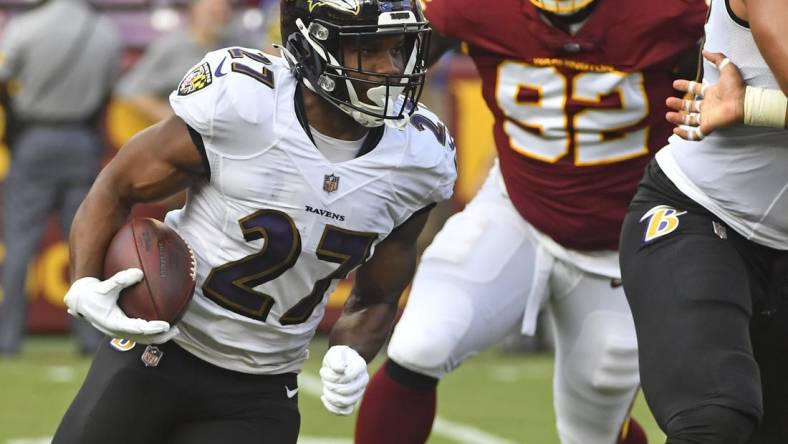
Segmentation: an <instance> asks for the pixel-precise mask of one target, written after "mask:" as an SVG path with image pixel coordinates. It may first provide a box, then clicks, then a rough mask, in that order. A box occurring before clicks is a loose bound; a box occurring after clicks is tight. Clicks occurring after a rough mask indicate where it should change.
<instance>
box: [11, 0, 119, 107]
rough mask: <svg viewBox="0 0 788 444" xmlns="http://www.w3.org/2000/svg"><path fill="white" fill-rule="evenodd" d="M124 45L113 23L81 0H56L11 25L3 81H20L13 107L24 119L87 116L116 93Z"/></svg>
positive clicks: (22, 16)
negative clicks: (116, 80) (112, 92)
mask: <svg viewBox="0 0 788 444" xmlns="http://www.w3.org/2000/svg"><path fill="white" fill-rule="evenodd" d="M75 45H78V46H79V48H78V49H73V50H72V48H75ZM121 48H122V47H121V40H120V35H119V33H118V31H117V29H116V27H115V25H114V23H113V22H111V21H110V20H109V19H108V18H106V17H103V16H101V15H98V14H97V13H95V12H94V11H92V10H91V9H90V7H89V6H88V5H86V4H85V3H84V2H83V1H82V0H51V1H50V2H48V3H46V4H45V5H43V6H41V7H39V8H36V9H35V10H33V11H30V12H27V13H25V14H22V15H20V16H18V17H15V18H14V19H12V20H11V22H10V23H9V24H8V27H7V28H6V31H5V33H4V35H3V38H2V41H0V81H3V82H5V81H9V80H11V79H16V80H18V81H19V83H20V85H21V89H20V91H19V92H18V94H17V95H16V96H15V97H14V102H13V104H14V105H13V106H14V111H15V112H16V113H17V115H18V116H19V117H21V118H23V119H30V120H58V121H77V120H85V119H87V118H88V117H90V116H91V115H93V114H94V113H95V112H96V111H98V109H99V108H100V107H101V105H103V103H104V101H105V100H106V98H107V96H108V94H109V93H110V92H111V89H112V85H113V83H114V81H115V79H116V78H117V76H118V75H119V73H120V57H121ZM72 51H73V52H72ZM69 54H73V56H71V57H70V58H71V59H70V60H68V61H66V60H65V59H66V58H67V57H69ZM53 70H59V71H60V72H58V73H55V72H53ZM47 84H49V85H47Z"/></svg>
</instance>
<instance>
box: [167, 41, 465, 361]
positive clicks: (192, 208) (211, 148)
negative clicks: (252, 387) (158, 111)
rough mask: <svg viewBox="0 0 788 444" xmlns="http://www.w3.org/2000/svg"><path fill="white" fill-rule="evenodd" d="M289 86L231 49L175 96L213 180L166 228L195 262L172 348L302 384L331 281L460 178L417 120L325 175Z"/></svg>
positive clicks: (426, 121)
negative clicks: (191, 292) (191, 291)
mask: <svg viewBox="0 0 788 444" xmlns="http://www.w3.org/2000/svg"><path fill="white" fill-rule="evenodd" d="M296 85H297V82H296V79H295V78H294V77H293V76H292V74H291V73H290V71H289V69H288V67H287V66H286V64H285V62H284V61H283V60H282V59H280V58H277V57H272V56H268V55H266V54H263V53H262V52H260V51H258V50H253V49H244V48H229V49H222V50H218V51H214V52H211V53H208V55H207V56H206V57H205V58H204V59H203V60H202V61H201V62H200V63H199V64H197V65H196V66H195V67H194V68H193V69H192V70H191V71H190V72H189V73H188V74H187V75H186V77H185V78H184V79H183V81H182V82H181V84H180V85H179V87H178V89H177V90H176V91H174V92H173V93H172V94H171V95H170V104H171V105H172V108H173V110H174V111H175V113H176V114H177V115H178V116H179V117H180V118H181V119H183V120H184V121H185V122H186V124H187V125H189V127H190V128H191V129H192V130H193V131H194V132H196V133H198V134H199V137H200V139H201V140H202V144H203V146H204V153H205V159H206V162H207V164H208V166H209V167H210V168H209V169H210V178H209V179H208V180H207V181H205V182H203V183H200V184H197V185H195V186H193V187H192V188H191V189H190V190H189V198H188V201H187V203H186V206H185V207H184V208H183V209H181V210H178V211H174V212H171V213H169V214H168V215H167V218H166V223H167V224H169V225H170V226H172V227H173V228H174V229H175V230H176V231H177V232H178V233H179V234H180V235H181V236H182V237H183V238H184V239H185V240H186V241H187V242H189V244H190V245H191V246H192V249H193V250H194V253H195V255H196V258H197V290H196V292H195V296H194V299H193V300H192V302H191V303H190V304H189V307H188V308H187V311H186V314H185V315H184V317H183V319H182V320H181V321H180V323H179V324H178V326H179V328H180V330H181V335H179V336H178V337H177V338H176V339H175V341H176V342H177V343H178V344H179V345H180V346H182V347H183V348H185V349H186V350H188V351H189V352H191V353H193V354H194V355H196V356H198V357H200V358H202V359H204V360H205V361H208V362H210V363H212V364H214V365H217V366H220V367H224V368H228V369H231V370H235V371H240V372H245V373H257V374H278V373H285V372H297V371H299V370H300V369H301V366H302V364H303V361H304V360H306V358H307V355H308V352H307V344H308V342H309V340H310V339H311V338H312V335H313V334H314V331H315V329H316V328H317V325H318V323H319V322H320V319H321V318H322V317H323V313H324V305H325V302H326V300H327V298H328V295H329V294H330V292H331V291H332V290H333V288H334V285H335V283H336V280H337V279H341V278H344V277H345V276H346V275H347V274H348V272H350V271H351V270H353V269H354V268H355V267H357V266H358V265H360V264H362V263H363V262H364V261H365V260H366V259H368V258H369V257H370V256H371V255H372V253H373V251H374V249H375V245H376V244H377V243H378V242H380V241H381V240H383V239H385V238H386V236H388V235H389V233H391V231H392V230H393V229H394V228H395V227H397V226H399V225H400V224H402V223H403V222H405V221H406V220H407V219H408V218H409V217H410V216H411V215H413V214H414V212H416V211H418V210H420V209H422V208H424V207H426V206H428V205H430V204H432V203H433V202H438V201H442V200H445V199H448V198H449V197H450V196H451V193H452V189H453V186H454V180H455V177H456V169H455V161H454V144H453V141H452V139H451V136H450V135H449V134H448V132H447V130H446V127H445V126H444V125H443V124H442V123H441V122H440V121H438V120H437V118H436V117H435V116H434V115H433V114H432V113H430V112H429V111H427V110H425V109H420V110H419V111H417V113H416V114H415V115H414V116H413V119H412V120H411V124H409V125H407V126H406V127H405V128H402V129H396V128H392V127H389V126H386V127H385V128H384V130H383V134H382V136H381V138H380V140H379V142H378V143H377V145H375V147H374V148H373V149H372V150H371V151H369V152H367V153H366V154H363V155H361V156H359V157H357V158H355V159H352V160H349V161H345V162H341V163H331V162H329V161H327V160H326V159H325V158H324V157H323V156H322V155H321V153H320V152H319V151H318V149H317V148H316V147H315V145H314V144H313V143H312V141H311V139H310V138H309V136H308V135H307V133H306V132H305V131H304V130H303V128H302V126H301V124H300V122H299V120H298V118H297V114H296V106H295V92H296ZM193 136H195V135H194V134H193ZM198 145H199V143H198Z"/></svg>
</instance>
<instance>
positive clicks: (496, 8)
mask: <svg viewBox="0 0 788 444" xmlns="http://www.w3.org/2000/svg"><path fill="white" fill-rule="evenodd" d="M425 13H426V15H427V17H428V18H429V20H430V21H431V22H432V25H433V28H434V29H435V30H436V31H438V32H440V33H442V34H444V35H447V36H450V37H453V38H455V39H458V40H462V41H464V42H466V43H467V44H468V49H469V54H470V56H471V57H472V58H473V60H474V62H475V64H476V67H477V69H478V70H479V73H480V75H481V78H482V84H483V86H482V93H483V95H484V100H485V101H486V102H487V105H488V106H489V107H490V110H491V111H492V112H493V115H494V117H495V126H494V130H493V131H494V136H495V143H496V146H497V149H498V157H499V158H500V163H501V171H502V174H503V177H504V181H505V182H506V188H507V190H508V191H509V196H510V198H511V200H512V203H513V204H514V206H515V207H516V208H517V210H518V211H519V212H520V213H521V214H522V215H523V217H524V218H525V219H526V220H528V221H529V222H530V223H531V224H532V225H533V226H535V227H536V228H537V229H539V230H540V231H542V232H544V233H546V234H548V235H549V236H550V237H552V238H553V239H554V240H555V241H557V242H558V243H560V244H562V245H564V246H565V247H568V248H572V249H578V250H601V249H605V250H614V249H617V248H618V235H619V230H620V228H621V222H622V220H623V218H624V214H625V212H626V208H627V205H628V204H629V201H630V200H631V199H632V196H633V194H634V192H635V189H636V188H637V184H638V182H639V180H640V178H641V176H642V174H643V169H644V167H645V166H646V164H647V163H648V161H649V160H650V159H651V157H652V156H653V154H654V153H655V152H656V151H657V150H658V149H659V148H661V147H662V146H664V145H665V144H666V141H667V138H668V136H669V135H670V134H671V131H672V127H673V125H672V124H670V123H668V122H667V121H666V120H665V112H666V111H667V107H666V106H665V99H666V98H667V97H668V96H670V95H674V94H676V92H675V91H674V90H673V88H672V82H673V77H672V75H671V71H672V70H673V69H674V68H675V67H676V65H677V64H678V62H679V59H680V58H681V57H682V56H683V55H684V54H685V53H686V51H689V50H691V49H692V48H693V47H694V46H695V44H696V43H697V41H698V40H699V38H700V37H701V35H702V34H703V23H704V18H705V13H706V5H705V3H704V1H703V0H648V1H633V0H598V4H597V5H596V9H595V10H594V11H593V12H592V13H591V15H590V16H589V18H588V19H587V21H586V22H585V23H584V24H583V26H582V27H581V28H580V30H579V31H578V32H577V33H576V34H574V35H570V34H568V33H566V32H565V31H562V30H560V29H559V28H556V27H554V26H552V25H550V24H548V22H547V21H546V20H545V19H544V18H543V17H542V16H541V15H540V14H539V13H538V11H537V9H536V7H535V6H533V5H532V4H531V3H530V2H529V1H528V0H495V1H482V0H431V1H427V2H426V9H425ZM480 130H486V129H482V128H480Z"/></svg>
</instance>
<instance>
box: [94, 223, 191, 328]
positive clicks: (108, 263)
mask: <svg viewBox="0 0 788 444" xmlns="http://www.w3.org/2000/svg"><path fill="white" fill-rule="evenodd" d="M127 268H139V269H141V270H142V272H143V274H144V275H145V277H144V278H143V280H142V282H140V283H138V284H135V285H132V286H131V287H128V288H125V289H124V290H123V291H121V293H120V297H119V298H118V305H119V306H120V308H121V309H122V310H123V312H124V313H126V316H129V317H131V318H142V319H145V320H148V321H154V320H160V321H167V322H169V323H170V324H174V323H176V322H178V320H179V319H180V318H181V316H182V315H183V312H184V310H185V309H186V305H187V304H188V303H189V301H190V300H191V298H192V294H194V276H195V271H196V262H195V260H194V254H193V253H192V251H191V248H189V246H188V245H187V244H186V242H185V241H184V240H183V239H181V237H180V236H178V233H176V232H175V231H174V230H173V229H172V228H170V227H168V226H167V225H165V224H164V223H162V222H159V221H158V220H156V219H151V218H137V219H133V220H131V221H130V222H128V223H126V224H125V225H123V227H121V229H120V230H119V231H118V232H117V233H116V234H115V237H114V238H113V239H112V242H111V243H110V245H109V248H108V249H107V254H106V256H105V257H104V278H105V279H107V278H109V277H111V276H112V275H114V274H115V273H117V272H118V271H121V270H125V269H127Z"/></svg>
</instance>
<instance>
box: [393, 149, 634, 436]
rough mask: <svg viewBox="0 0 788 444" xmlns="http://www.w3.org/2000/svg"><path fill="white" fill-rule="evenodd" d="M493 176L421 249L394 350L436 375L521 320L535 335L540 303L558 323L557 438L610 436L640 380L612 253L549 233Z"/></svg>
mask: <svg viewBox="0 0 788 444" xmlns="http://www.w3.org/2000/svg"><path fill="white" fill-rule="evenodd" d="M499 175H500V173H499V171H498V168H497V165H496V166H494V167H493V169H492V170H491V172H490V175H489V177H488V178H487V181H486V182H485V184H484V186H483V187H482V189H481V190H480V191H479V193H478V194H477V195H476V196H475V197H474V199H473V200H472V201H471V202H470V203H469V204H468V205H467V206H466V208H465V210H463V211H462V212H460V213H458V214H456V215H454V216H452V217H451V218H450V219H449V220H448V221H447V222H446V225H445V226H444V227H443V229H442V230H441V231H440V233H438V235H437V236H436V237H435V240H434V241H433V243H432V245H431V246H430V247H429V248H428V249H427V250H426V251H425V253H424V255H423V257H422V259H421V264H420V266H419V269H418V272H417V274H416V278H415V280H414V283H413V286H412V289H411V292H410V298H409V300H408V303H407V306H406V308H405V312H404V314H403V316H402V319H401V320H400V321H399V324H398V325H397V327H396V329H395V330H394V334H393V336H392V338H391V342H390V344H389V347H388V354H389V357H390V358H391V359H393V360H394V361H395V362H397V363H398V364H400V365H402V366H403V367H406V368H408V369H410V370H413V371H415V372H418V373H421V374H424V375H428V376H432V377H435V378H441V377H443V376H444V375H445V374H446V373H448V372H450V371H452V370H453V369H455V368H457V366H459V365H460V364H461V363H462V362H463V361H465V360H466V359H468V358H470V357H472V356H474V355H476V354H478V353H479V352H480V351H482V350H484V349H485V348H486V347H488V346H490V345H493V344H495V343H496V342H498V341H500V340H501V339H502V338H503V337H504V336H506V335H507V334H509V333H510V332H512V331H515V330H516V329H520V328H521V329H522V330H523V331H524V332H528V333H533V331H534V325H533V323H534V322H535V320H536V315H537V313H538V311H539V309H540V306H543V305H545V306H546V308H547V309H548V312H549V313H550V314H551V315H552V317H553V321H554V322H553V325H554V329H555V332H554V333H555V340H556V365H555V374H554V381H553V392H554V393H553V394H554V406H555V412H556V417H557V427H558V434H559V436H560V439H561V442H562V444H614V443H615V442H616V440H617V436H618V432H619V429H620V427H621V424H622V423H623V421H624V419H625V417H626V416H627V414H628V412H629V408H630V405H631V403H632V400H633V398H634V396H635V392H636V390H637V388H638V384H639V376H638V361H637V341H636V339H635V329H634V324H633V322H632V315H631V313H630V311H629V306H628V305H627V302H626V299H625V297H624V292H623V288H622V287H621V286H620V281H618V280H617V279H616V280H613V278H619V277H620V274H619V273H620V272H619V271H618V259H617V254H616V253H614V252H599V253H598V254H597V253H580V252H573V251H570V250H564V249H563V248H562V247H560V246H557V244H555V243H554V242H552V241H551V240H549V239H546V236H545V235H543V234H541V233H538V232H537V231H536V230H535V229H534V228H533V227H532V226H531V225H530V224H529V223H527V222H526V221H525V220H524V219H523V218H522V217H521V216H520V214H519V213H518V212H517V210H516V209H515V208H514V206H513V205H512V203H511V202H510V200H509V198H508V197H507V195H506V193H505V191H502V190H503V186H502V185H501V182H500V177H499ZM581 267H582V268H581ZM589 269H591V270H596V272H590V271H588V270H589ZM600 270H601V271H600ZM605 270H607V271H605ZM605 274H607V275H605ZM522 395H523V396H529V394H528V393H527V392H523V394H522ZM525 433H526V431H525V430H524V431H523V434H525Z"/></svg>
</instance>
